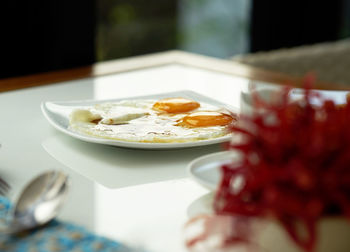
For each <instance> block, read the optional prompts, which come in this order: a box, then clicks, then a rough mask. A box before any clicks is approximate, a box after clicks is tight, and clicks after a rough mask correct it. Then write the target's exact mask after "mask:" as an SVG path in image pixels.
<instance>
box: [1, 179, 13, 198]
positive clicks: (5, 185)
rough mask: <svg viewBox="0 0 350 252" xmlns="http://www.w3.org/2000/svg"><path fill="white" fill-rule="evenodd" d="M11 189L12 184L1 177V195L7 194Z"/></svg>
mask: <svg viewBox="0 0 350 252" xmlns="http://www.w3.org/2000/svg"><path fill="white" fill-rule="evenodd" d="M10 189H11V187H10V185H9V184H8V183H7V182H6V181H5V180H4V179H3V178H1V177H0V196H6V195H7V193H8V192H9V190H10Z"/></svg>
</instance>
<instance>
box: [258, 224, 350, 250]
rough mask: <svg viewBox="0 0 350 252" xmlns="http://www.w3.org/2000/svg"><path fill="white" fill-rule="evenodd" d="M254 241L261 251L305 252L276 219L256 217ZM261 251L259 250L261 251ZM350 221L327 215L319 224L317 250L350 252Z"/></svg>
mask: <svg viewBox="0 0 350 252" xmlns="http://www.w3.org/2000/svg"><path fill="white" fill-rule="evenodd" d="M252 227H253V233H254V235H253V237H252V242H253V243H254V244H256V245H257V246H258V247H259V248H260V251H261V252H304V250H303V249H302V248H300V247H299V246H297V244H296V243H295V242H294V241H293V240H292V239H291V237H290V236H289V234H288V233H287V231H286V230H285V229H284V227H283V226H282V225H281V224H280V223H279V222H277V221H275V220H261V219H255V220H254V221H253V222H252ZM260 251H259V252H260ZM349 251H350V222H349V220H347V219H345V218H342V217H325V218H323V219H322V220H320V221H319V223H318V225H317V241H316V249H315V252H349Z"/></svg>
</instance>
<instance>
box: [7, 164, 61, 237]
mask: <svg viewBox="0 0 350 252" xmlns="http://www.w3.org/2000/svg"><path fill="white" fill-rule="evenodd" d="M67 191H68V176H67V175H66V174H64V173H63V172H60V171H48V172H45V173H43V174H41V175H39V176H38V177H36V178H34V179H33V180H32V181H31V182H30V183H29V184H28V185H27V186H26V187H25V188H24V189H23V191H22V192H21V194H20V197H19V198H18V200H17V202H16V203H15V205H14V208H13V209H12V210H11V211H10V213H9V214H10V216H9V218H8V221H7V225H5V226H4V227H2V228H1V229H0V233H2V234H13V233H17V232H21V231H24V230H27V229H31V228H34V227H37V226H41V225H43V224H45V223H47V222H49V221H50V220H52V219H53V218H54V217H56V215H57V213H58V211H59V209H60V208H61V206H62V204H63V202H64V199H65V198H66V195H67Z"/></svg>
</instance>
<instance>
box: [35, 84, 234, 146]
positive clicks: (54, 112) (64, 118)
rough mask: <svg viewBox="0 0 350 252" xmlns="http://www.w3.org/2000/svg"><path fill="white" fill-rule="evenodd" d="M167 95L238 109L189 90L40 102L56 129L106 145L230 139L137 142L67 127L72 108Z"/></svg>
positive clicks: (223, 139)
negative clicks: (113, 138) (90, 133)
mask: <svg viewBox="0 0 350 252" xmlns="http://www.w3.org/2000/svg"><path fill="white" fill-rule="evenodd" d="M167 97H184V98H189V99H193V100H196V101H199V102H205V103H208V104H211V105H215V106H218V107H225V108H227V109H229V110H231V111H233V112H237V111H238V110H237V109H236V108H232V107H231V106H230V105H228V104H224V103H221V102H219V101H217V100H214V99H212V98H210V97H207V96H204V95H201V94H198V93H195V92H193V91H189V90H184V91H178V92H171V93H162V94H154V95H148V96H138V97H127V98H122V99H114V100H87V101H57V102H50V101H48V102H43V103H42V104H41V110H42V112H43V114H44V116H45V118H46V119H47V120H48V121H49V123H50V124H51V125H52V126H54V127H55V128H56V129H58V130H60V131H62V132H63V133H65V134H68V135H70V136H72V137H75V138H77V139H80V140H83V141H86V142H92V143H99V144H107V145H114V146H119V147H126V148H136V149H175V148H187V147H195V146H203V145H210V144H217V143H222V142H227V141H229V140H230V138H231V137H230V136H223V137H218V138H214V139H208V140H200V141H194V142H186V143H138V142H127V141H119V140H111V139H104V138H98V137H94V136H88V135H83V134H79V133H77V132H74V131H72V130H70V129H69V114H70V113H71V112H72V110H74V109H76V108H84V107H85V108H87V107H90V106H92V105H95V104H98V103H103V102H118V101H121V100H128V99H161V98H167Z"/></svg>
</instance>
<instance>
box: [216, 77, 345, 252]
mask: <svg viewBox="0 0 350 252" xmlns="http://www.w3.org/2000/svg"><path fill="white" fill-rule="evenodd" d="M312 82H313V78H312V76H308V77H306V78H305V83H304V84H305V87H306V89H305V90H304V96H303V98H302V99H301V100H298V101H293V102H291V101H289V98H288V93H289V91H290V89H288V88H287V89H285V90H283V91H282V93H281V96H282V97H283V99H282V102H281V103H278V104H272V105H271V104H267V103H265V102H263V101H262V100H260V99H259V98H258V97H257V96H255V97H254V101H255V108H258V109H261V108H262V109H263V111H264V112H263V113H256V114H254V115H253V116H252V117H244V116H242V117H241V118H240V121H241V124H239V125H233V126H232V127H231V129H232V131H233V132H234V133H236V134H237V133H238V134H240V135H241V136H242V138H243V140H242V141H240V142H238V143H231V144H230V145H229V149H233V150H236V151H239V152H241V153H242V154H243V155H242V160H241V161H240V162H239V163H233V164H230V165H225V166H223V167H222V173H223V176H222V178H223V179H222V181H221V183H220V186H219V188H218V191H217V194H216V197H215V201H214V208H215V211H216V213H217V214H220V215H221V214H225V215H227V214H229V215H243V216H256V217H268V218H270V217H273V218H276V219H277V220H279V221H280V222H281V223H282V225H283V226H284V228H285V229H286V230H287V232H288V233H289V235H290V236H291V238H292V239H293V240H294V241H295V242H296V244H297V245H298V246H300V247H302V248H303V249H304V250H305V251H309V252H310V251H313V250H314V249H315V243H316V240H317V233H316V225H317V222H318V220H320V218H322V217H324V216H327V215H338V216H346V217H350V97H349V96H348V97H347V101H346V103H345V104H342V105H336V104H335V103H334V102H333V101H331V100H323V99H322V97H320V96H319V95H318V94H316V93H315V92H313V91H310V89H309V87H310V86H312ZM311 98H315V99H317V100H319V101H321V105H318V106H315V105H312V104H311ZM260 111H261V110H260ZM240 125H241V126H240ZM236 179H240V180H241V181H243V183H242V184H241V186H240V188H239V190H238V191H237V190H233V189H232V183H233V182H234V181H235V180H236ZM299 224H303V226H304V227H305V229H306V231H307V234H308V235H307V237H304V236H301V235H300V234H299V233H300V232H298V231H297V226H300V225H299Z"/></svg>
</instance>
